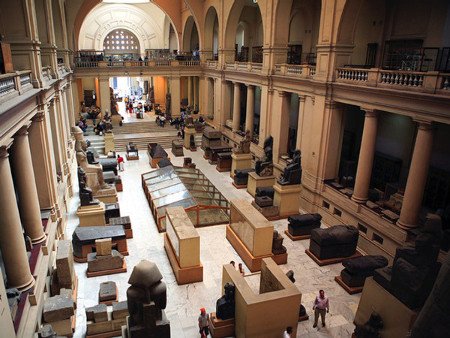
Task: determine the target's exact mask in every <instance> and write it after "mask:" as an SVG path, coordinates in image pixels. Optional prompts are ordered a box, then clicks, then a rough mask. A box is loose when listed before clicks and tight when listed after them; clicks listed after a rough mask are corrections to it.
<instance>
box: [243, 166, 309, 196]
mask: <svg viewBox="0 0 450 338" xmlns="http://www.w3.org/2000/svg"><path fill="white" fill-rule="evenodd" d="M274 183H275V176H259V175H258V174H257V173H255V172H251V173H249V174H248V182H247V192H248V193H249V194H250V195H252V196H253V197H255V195H256V188H260V187H271V186H273V185H274ZM299 198H300V196H299Z"/></svg>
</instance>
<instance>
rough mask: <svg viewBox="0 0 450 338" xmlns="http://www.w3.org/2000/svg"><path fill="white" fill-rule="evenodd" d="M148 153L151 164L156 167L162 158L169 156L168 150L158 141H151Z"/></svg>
mask: <svg viewBox="0 0 450 338" xmlns="http://www.w3.org/2000/svg"><path fill="white" fill-rule="evenodd" d="M147 153H148V159H149V164H150V166H151V167H152V168H156V167H157V165H158V162H159V161H161V159H163V158H168V155H167V152H166V151H165V150H164V149H163V147H161V146H160V145H159V144H157V143H149V144H148V146H147Z"/></svg>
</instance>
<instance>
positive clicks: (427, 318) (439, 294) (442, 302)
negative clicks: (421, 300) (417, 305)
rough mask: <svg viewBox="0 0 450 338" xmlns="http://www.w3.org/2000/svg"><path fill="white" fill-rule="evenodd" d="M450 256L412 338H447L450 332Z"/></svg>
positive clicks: (424, 307)
mask: <svg viewBox="0 0 450 338" xmlns="http://www.w3.org/2000/svg"><path fill="white" fill-rule="evenodd" d="M449 285H450V255H449V254H447V258H446V259H445V260H444V262H443V263H442V266H441V269H440V271H439V275H438V276H437V278H436V282H435V283H434V287H433V289H432V290H431V293H430V295H429V296H428V299H427V300H426V302H425V304H424V306H423V307H422V310H421V311H420V313H419V316H418V317H417V319H416V321H415V322H414V326H413V328H412V331H411V338H421V337H430V338H434V337H445V336H447V335H448V332H450V321H449V320H443V319H444V318H450V292H449V287H448V286H449Z"/></svg>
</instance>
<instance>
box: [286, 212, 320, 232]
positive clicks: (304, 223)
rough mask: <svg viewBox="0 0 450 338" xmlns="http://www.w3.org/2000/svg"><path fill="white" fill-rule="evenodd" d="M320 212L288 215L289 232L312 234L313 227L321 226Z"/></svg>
mask: <svg viewBox="0 0 450 338" xmlns="http://www.w3.org/2000/svg"><path fill="white" fill-rule="evenodd" d="M321 220H322V216H321V215H320V214H304V215H293V216H289V217H288V221H289V224H288V232H289V234H290V235H291V236H307V235H311V231H312V230H313V229H317V228H320V221H321Z"/></svg>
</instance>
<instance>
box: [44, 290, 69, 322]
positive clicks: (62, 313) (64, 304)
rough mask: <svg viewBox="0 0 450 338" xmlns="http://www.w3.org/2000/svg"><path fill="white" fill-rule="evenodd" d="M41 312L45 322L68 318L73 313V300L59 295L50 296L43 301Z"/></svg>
mask: <svg viewBox="0 0 450 338" xmlns="http://www.w3.org/2000/svg"><path fill="white" fill-rule="evenodd" d="M42 313H43V317H44V321H45V322H46V323H53V322H56V321H60V320H65V319H70V316H72V315H73V314H74V313H75V312H74V303H73V300H72V298H69V297H65V296H59V295H58V296H55V297H50V298H48V299H47V300H46V301H45V303H44V309H43V311H42Z"/></svg>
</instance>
